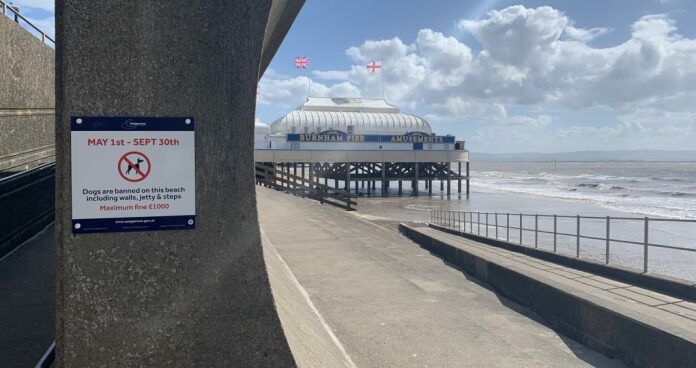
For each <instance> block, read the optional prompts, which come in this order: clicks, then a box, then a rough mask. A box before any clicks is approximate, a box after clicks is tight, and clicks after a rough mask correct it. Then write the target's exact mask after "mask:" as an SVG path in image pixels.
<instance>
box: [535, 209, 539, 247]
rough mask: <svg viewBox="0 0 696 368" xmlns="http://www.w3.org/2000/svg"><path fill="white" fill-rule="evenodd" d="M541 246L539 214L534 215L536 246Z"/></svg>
mask: <svg viewBox="0 0 696 368" xmlns="http://www.w3.org/2000/svg"><path fill="white" fill-rule="evenodd" d="M538 247H539V215H538V214H535V215H534V248H538Z"/></svg>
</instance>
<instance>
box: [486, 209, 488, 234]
mask: <svg viewBox="0 0 696 368" xmlns="http://www.w3.org/2000/svg"><path fill="white" fill-rule="evenodd" d="M487 237H488V212H486V238H487Z"/></svg>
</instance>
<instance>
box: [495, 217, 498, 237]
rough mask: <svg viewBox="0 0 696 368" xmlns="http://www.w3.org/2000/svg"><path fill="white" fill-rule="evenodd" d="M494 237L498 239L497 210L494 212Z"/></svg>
mask: <svg viewBox="0 0 696 368" xmlns="http://www.w3.org/2000/svg"><path fill="white" fill-rule="evenodd" d="M495 238H496V239H498V212H496V213H495Z"/></svg>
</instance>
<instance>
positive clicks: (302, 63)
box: [293, 56, 309, 69]
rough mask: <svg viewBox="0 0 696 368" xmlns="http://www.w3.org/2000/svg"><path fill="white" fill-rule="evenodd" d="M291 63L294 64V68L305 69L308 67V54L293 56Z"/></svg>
mask: <svg viewBox="0 0 696 368" xmlns="http://www.w3.org/2000/svg"><path fill="white" fill-rule="evenodd" d="M293 64H294V65H295V68H298V69H307V68H309V56H298V57H296V58H295V61H294V62H293Z"/></svg>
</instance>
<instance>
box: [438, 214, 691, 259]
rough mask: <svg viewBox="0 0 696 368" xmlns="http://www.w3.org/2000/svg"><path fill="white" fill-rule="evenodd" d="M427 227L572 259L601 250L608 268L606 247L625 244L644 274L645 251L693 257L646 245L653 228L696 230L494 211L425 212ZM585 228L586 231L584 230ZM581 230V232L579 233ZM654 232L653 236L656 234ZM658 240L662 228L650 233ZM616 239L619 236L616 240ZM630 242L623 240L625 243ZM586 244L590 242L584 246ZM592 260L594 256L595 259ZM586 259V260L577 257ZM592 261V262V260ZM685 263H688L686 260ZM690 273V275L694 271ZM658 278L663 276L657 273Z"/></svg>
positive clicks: (651, 221) (652, 221) (637, 220)
mask: <svg viewBox="0 0 696 368" xmlns="http://www.w3.org/2000/svg"><path fill="white" fill-rule="evenodd" d="M431 223H432V224H434V225H438V226H442V227H445V228H448V229H452V230H456V231H458V232H461V233H466V234H471V235H476V236H479V237H483V238H488V239H493V240H498V241H504V242H506V243H511V244H516V245H519V246H524V247H533V248H540V247H544V248H545V249H546V250H549V251H553V252H554V253H560V249H559V248H560V247H563V248H564V249H563V250H564V251H565V253H566V254H567V253H568V252H569V251H570V252H573V253H574V254H567V255H569V256H574V257H575V258H581V256H583V255H586V254H585V252H586V251H588V250H589V248H592V250H593V252H594V253H597V250H598V248H604V249H603V253H604V255H603V256H604V257H603V258H604V259H603V260H599V261H603V262H604V264H606V265H609V264H610V262H611V263H613V261H612V260H610V255H611V254H612V252H611V247H612V245H613V246H617V245H627V246H631V247H633V249H631V250H633V251H634V253H635V251H636V247H638V250H640V252H642V257H641V258H642V271H643V272H648V271H649V267H648V266H649V260H650V259H651V250H653V249H670V250H676V251H683V252H688V254H690V255H696V248H689V247H683V246H675V245H669V244H660V243H657V242H654V241H653V240H652V237H651V236H652V235H653V234H651V229H652V227H656V226H654V225H656V224H670V225H696V220H689V219H683V220H682V219H665V218H649V217H612V216H604V217H600V216H579V215H576V216H564V215H542V214H526V213H497V212H473V211H451V210H441V209H434V210H431ZM626 224H628V225H630V226H631V230H632V231H631V232H630V233H631V234H632V235H633V236H626V235H625V233H626V232H624V233H623V235H622V234H616V232H615V231H614V232H613V231H612V229H614V228H616V227H617V226H618V225H626ZM588 225H591V226H588ZM583 229H585V230H586V231H585V232H583ZM658 230H659V231H658ZM654 231H655V232H660V233H661V234H660V235H661V236H660V237H661V238H664V229H655V230H654ZM687 234H688V235H687V242H689V243H691V244H692V245H694V246H696V226H694V227H691V228H690V229H689V230H688V231H687ZM620 236H622V237H620ZM629 237H630V238H631V239H627V238H629ZM589 242H593V244H592V246H590V245H589V244H587V243H589ZM595 255H597V254H595ZM582 258H591V257H582ZM594 259H595V260H597V259H596V257H595V258H594ZM687 262H688V261H687ZM689 264H690V265H689V266H688V267H689V268H694V270H696V263H693V262H689ZM694 270H692V271H694ZM658 273H663V272H658Z"/></svg>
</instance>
